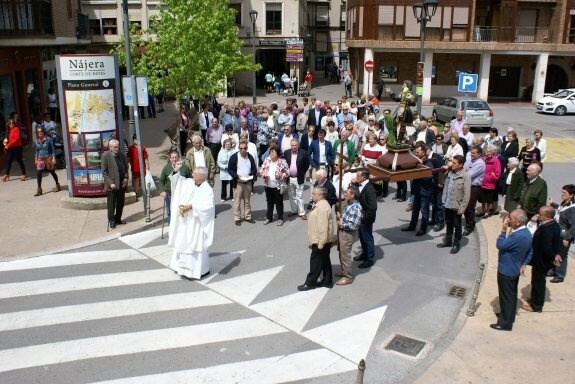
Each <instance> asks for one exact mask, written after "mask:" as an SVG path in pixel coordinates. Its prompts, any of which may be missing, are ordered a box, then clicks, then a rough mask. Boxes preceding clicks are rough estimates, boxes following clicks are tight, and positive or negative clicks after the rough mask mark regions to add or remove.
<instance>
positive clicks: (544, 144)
mask: <svg viewBox="0 0 575 384" xmlns="http://www.w3.org/2000/svg"><path fill="white" fill-rule="evenodd" d="M535 146H536V147H537V148H539V152H541V162H542V163H544V162H545V160H547V141H546V140H545V139H539V141H535Z"/></svg>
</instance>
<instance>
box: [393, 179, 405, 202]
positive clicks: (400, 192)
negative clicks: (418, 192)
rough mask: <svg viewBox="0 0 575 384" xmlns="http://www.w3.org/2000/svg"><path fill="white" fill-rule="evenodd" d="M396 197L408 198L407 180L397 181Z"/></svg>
mask: <svg viewBox="0 0 575 384" xmlns="http://www.w3.org/2000/svg"><path fill="white" fill-rule="evenodd" d="M395 197H397V198H398V199H401V200H406V199H407V181H405V180H404V181H398V182H397V191H396V192H395Z"/></svg>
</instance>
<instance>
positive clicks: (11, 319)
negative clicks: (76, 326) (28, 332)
mask: <svg viewBox="0 0 575 384" xmlns="http://www.w3.org/2000/svg"><path fill="white" fill-rule="evenodd" d="M229 303H231V301H230V300H228V299H226V298H224V297H222V296H221V295H218V294H215V293H214V292H211V291H200V292H190V293H180V294H174V295H165V296H152V297H146V298H139V299H129V300H117V301H106V302H102V303H93V304H81V305H69V306H62V307H56V308H42V309H35V310H31V311H22V312H12V313H6V314H4V315H2V316H0V331H10V330H15V329H24V328H30V327H41V326H46V325H54V324H64V323H71V322H77V321H87V320H96V319H106V318H111V317H117V316H130V315H137V314H142V313H153V312H161V311H171V310H177V309H185V308H197V307H207V306H210V305H221V304H229Z"/></svg>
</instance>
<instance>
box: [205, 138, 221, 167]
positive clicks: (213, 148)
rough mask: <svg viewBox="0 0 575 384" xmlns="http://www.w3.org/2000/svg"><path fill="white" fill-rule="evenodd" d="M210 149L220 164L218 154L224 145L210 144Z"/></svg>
mask: <svg viewBox="0 0 575 384" xmlns="http://www.w3.org/2000/svg"><path fill="white" fill-rule="evenodd" d="M208 148H209V149H210V152H211V154H212V157H213V158H214V161H215V162H216V164H217V162H218V153H220V149H222V145H221V144H220V143H208Z"/></svg>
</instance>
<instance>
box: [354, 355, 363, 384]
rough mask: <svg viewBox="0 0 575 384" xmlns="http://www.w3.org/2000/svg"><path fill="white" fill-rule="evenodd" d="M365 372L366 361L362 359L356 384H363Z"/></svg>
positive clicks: (358, 366)
mask: <svg viewBox="0 0 575 384" xmlns="http://www.w3.org/2000/svg"><path fill="white" fill-rule="evenodd" d="M364 371H365V360H364V359H361V361H360V362H359V364H358V365H357V376H356V377H355V384H363V372H364Z"/></svg>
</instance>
